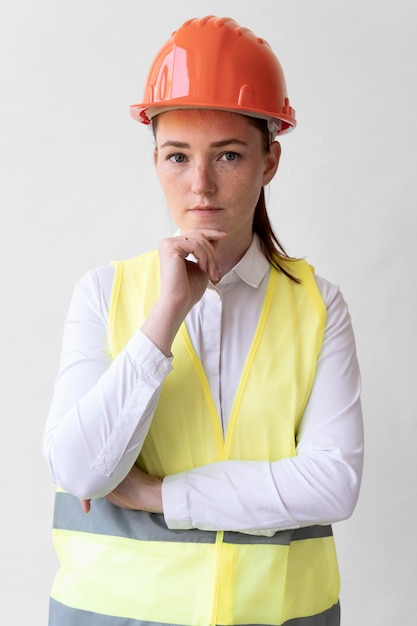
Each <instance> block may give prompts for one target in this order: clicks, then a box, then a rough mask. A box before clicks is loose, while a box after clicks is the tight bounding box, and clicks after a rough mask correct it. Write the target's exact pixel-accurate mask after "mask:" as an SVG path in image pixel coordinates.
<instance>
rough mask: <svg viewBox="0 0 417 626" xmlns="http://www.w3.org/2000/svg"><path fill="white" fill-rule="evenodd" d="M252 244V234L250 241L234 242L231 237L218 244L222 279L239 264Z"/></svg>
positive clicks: (217, 249)
mask: <svg viewBox="0 0 417 626" xmlns="http://www.w3.org/2000/svg"><path fill="white" fill-rule="evenodd" d="M251 243H252V234H251V237H250V238H249V239H248V241H246V240H245V241H237V242H234V241H232V240H231V239H229V237H226V238H225V239H222V240H221V241H219V242H217V244H216V251H217V255H218V261H219V266H220V273H221V278H223V276H225V274H227V273H228V272H230V270H231V269H232V268H233V267H234V266H235V265H236V264H237V263H239V261H240V259H241V258H242V257H243V256H244V255H245V253H246V251H247V250H248V248H249V247H250V245H251Z"/></svg>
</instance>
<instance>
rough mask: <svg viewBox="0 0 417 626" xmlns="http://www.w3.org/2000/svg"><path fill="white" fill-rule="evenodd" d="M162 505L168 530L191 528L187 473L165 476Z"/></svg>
mask: <svg viewBox="0 0 417 626" xmlns="http://www.w3.org/2000/svg"><path fill="white" fill-rule="evenodd" d="M162 505H163V509H164V517H165V522H166V524H167V526H168V528H170V529H171V530H187V529H189V528H193V525H192V522H191V518H190V512H189V507H188V497H187V472H182V473H181V474H171V476H165V478H164V479H163V481H162Z"/></svg>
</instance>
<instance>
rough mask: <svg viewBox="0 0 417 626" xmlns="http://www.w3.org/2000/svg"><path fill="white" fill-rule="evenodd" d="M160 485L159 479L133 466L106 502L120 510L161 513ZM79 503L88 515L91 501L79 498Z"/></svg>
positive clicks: (107, 497) (108, 495)
mask: <svg viewBox="0 0 417 626" xmlns="http://www.w3.org/2000/svg"><path fill="white" fill-rule="evenodd" d="M161 485H162V481H161V480H160V479H159V478H155V477H154V476H150V475H149V474H146V472H144V471H143V470H141V469H139V467H138V466H137V465H134V466H133V467H132V469H131V470H130V472H129V474H128V475H127V476H126V478H125V479H124V480H122V482H121V483H120V484H119V485H118V486H117V487H116V489H114V490H113V491H112V492H110V493H109V494H107V496H106V500H108V501H109V502H111V503H112V504H114V505H115V506H118V507H120V508H121V509H131V510H135V511H148V512H150V513H163V508H162V491H161ZM80 503H81V507H82V510H83V511H84V513H89V511H90V509H91V501H90V500H88V499H82V498H80Z"/></svg>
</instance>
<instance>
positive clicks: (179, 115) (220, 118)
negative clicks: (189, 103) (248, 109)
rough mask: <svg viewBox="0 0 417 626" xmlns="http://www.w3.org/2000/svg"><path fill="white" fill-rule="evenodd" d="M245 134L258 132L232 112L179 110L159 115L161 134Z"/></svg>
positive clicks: (158, 121)
mask: <svg viewBox="0 0 417 626" xmlns="http://www.w3.org/2000/svg"><path fill="white" fill-rule="evenodd" d="M208 131H209V132H210V135H212V134H213V133H220V134H224V133H225V134H227V135H229V134H233V135H234V134H236V133H239V134H245V135H250V134H252V132H253V131H256V129H255V127H254V126H253V124H251V122H250V121H249V120H248V118H247V117H245V116H244V115H241V114H240V113H234V112H231V111H219V110H211V109H177V110H173V111H167V112H165V113H161V114H160V115H158V119H157V123H156V124H155V132H156V134H157V135H159V134H160V133H163V134H165V133H173V132H174V133H180V134H193V133H199V132H203V133H207V132H208Z"/></svg>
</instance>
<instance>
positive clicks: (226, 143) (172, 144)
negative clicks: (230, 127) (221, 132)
mask: <svg viewBox="0 0 417 626" xmlns="http://www.w3.org/2000/svg"><path fill="white" fill-rule="evenodd" d="M230 145H239V146H247V145H248V144H247V143H246V141H242V140H241V139H235V138H231V139H222V140H221V141H214V142H213V143H211V144H210V148H224V146H230ZM168 147H172V148H183V149H184V150H187V149H190V144H188V143H186V142H183V141H169V140H168V141H166V142H165V143H163V144H162V146H161V148H168Z"/></svg>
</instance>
